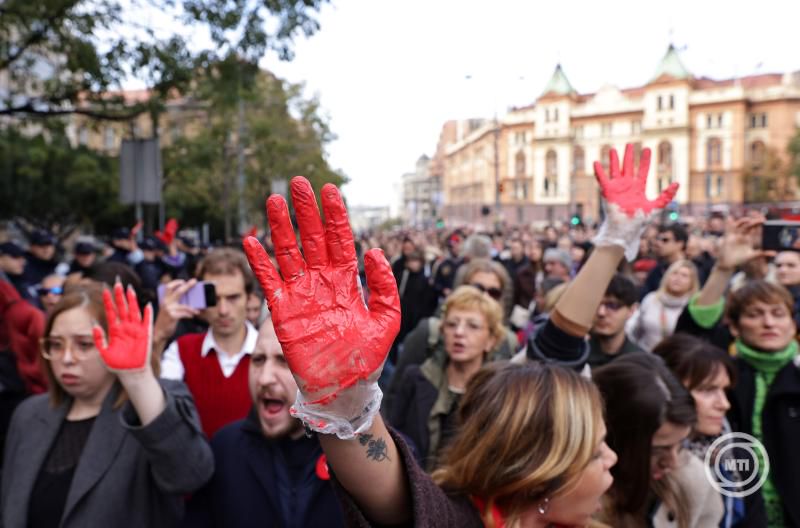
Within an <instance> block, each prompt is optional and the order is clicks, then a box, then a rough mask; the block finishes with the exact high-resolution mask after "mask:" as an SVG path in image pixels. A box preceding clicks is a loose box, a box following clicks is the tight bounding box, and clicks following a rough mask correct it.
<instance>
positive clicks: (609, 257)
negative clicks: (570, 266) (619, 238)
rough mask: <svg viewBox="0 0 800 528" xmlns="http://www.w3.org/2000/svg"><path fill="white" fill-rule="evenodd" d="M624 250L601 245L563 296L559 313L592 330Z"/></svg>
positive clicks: (556, 308)
mask: <svg viewBox="0 0 800 528" xmlns="http://www.w3.org/2000/svg"><path fill="white" fill-rule="evenodd" d="M623 253H624V249H623V248H621V247H618V246H598V247H596V248H595V249H594V251H592V254H591V256H590V257H589V259H588V260H587V261H586V264H584V265H583V267H582V268H581V270H580V272H578V275H577V276H576V277H575V278H574V279H573V280H572V282H571V283H570V285H569V287H568V288H567V291H565V292H564V295H562V296H561V299H559V301H558V303H557V304H556V306H555V310H556V311H557V312H558V313H559V314H560V315H561V316H562V317H563V318H564V319H566V320H567V321H569V322H570V323H572V324H573V325H575V326H579V327H583V328H587V329H588V328H590V327H591V326H592V321H593V319H594V315H595V313H596V312H597V307H598V306H600V301H602V300H603V296H604V295H605V293H606V288H607V287H608V283H609V282H611V278H612V277H613V276H614V273H616V271H617V266H618V265H619V261H620V260H621V259H622V256H623Z"/></svg>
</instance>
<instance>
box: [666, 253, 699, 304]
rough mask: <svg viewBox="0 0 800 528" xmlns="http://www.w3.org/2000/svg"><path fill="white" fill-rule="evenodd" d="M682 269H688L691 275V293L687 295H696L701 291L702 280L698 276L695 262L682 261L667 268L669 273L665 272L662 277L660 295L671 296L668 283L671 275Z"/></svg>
mask: <svg viewBox="0 0 800 528" xmlns="http://www.w3.org/2000/svg"><path fill="white" fill-rule="evenodd" d="M681 268H686V269H688V270H689V274H690V275H691V281H692V285H691V286H690V287H689V291H688V292H687V293H686V295H689V296H691V295H694V294H695V293H697V292H698V291H699V290H700V278H699V277H698V274H697V266H695V265H694V262H692V261H691V260H688V259H681V260H677V261H675V262H673V263H672V264H670V266H669V267H668V268H667V271H665V272H664V276H663V277H661V284H659V285H658V293H659V294H669V292H667V281H669V277H670V275H672V274H673V273H675V272H676V271H678V270H679V269H681Z"/></svg>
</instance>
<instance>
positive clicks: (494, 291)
mask: <svg viewBox="0 0 800 528" xmlns="http://www.w3.org/2000/svg"><path fill="white" fill-rule="evenodd" d="M470 286H472V287H473V288H477V289H479V290H480V291H482V292H483V293H486V294H488V295H489V297H491V298H492V299H494V300H495V301H499V300H500V298H501V297H503V290H501V289H500V288H487V287H486V286H484V285H483V284H470Z"/></svg>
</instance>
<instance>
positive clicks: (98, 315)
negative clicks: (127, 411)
mask: <svg viewBox="0 0 800 528" xmlns="http://www.w3.org/2000/svg"><path fill="white" fill-rule="evenodd" d="M74 308H84V309H86V310H87V311H88V312H89V314H90V315H91V316H92V318H93V319H94V320H95V321H97V324H98V325H100V327H101V328H102V329H103V332H105V333H106V335H108V321H107V320H106V311H105V307H104V306H103V286H102V285H100V284H97V283H89V284H77V285H74V286H70V287H68V288H67V289H66V290H65V292H64V295H63V296H62V297H61V299H60V300H59V301H58V304H56V305H55V307H54V308H53V311H52V312H51V313H50V315H49V316H48V318H47V322H46V323H45V326H44V337H50V332H52V330H53V323H54V322H55V320H56V318H57V317H58V316H59V315H61V314H62V313H64V312H66V311H69V310H72V309H74ZM41 364H42V368H43V369H44V373H45V376H47V381H48V382H49V384H48V385H49V386H48V393H49V395H50V404H51V405H52V406H53V407H58V406H59V405H61V403H63V402H64V401H66V400H67V399H68V398H70V396H69V394H67V392H66V391H65V390H64V389H63V388H62V387H61V384H59V383H58V380H57V379H56V376H55V374H54V373H53V366H52V365H51V364H50V361H47V360H43V361H41ZM150 364H151V366H152V368H153V373H154V374H155V376H156V377H158V375H159V373H160V371H161V361H160V358H159V357H158V354H152V355H151V357H150ZM126 401H128V395H127V393H126V392H125V389H123V388H120V392H119V395H118V397H117V399H116V400H115V401H114V408H115V409H117V408H119V407H120V406H122V404H123V403H125V402H126Z"/></svg>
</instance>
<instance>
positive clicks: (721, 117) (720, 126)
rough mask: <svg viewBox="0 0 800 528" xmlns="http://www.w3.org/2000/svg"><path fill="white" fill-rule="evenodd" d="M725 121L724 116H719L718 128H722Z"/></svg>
mask: <svg viewBox="0 0 800 528" xmlns="http://www.w3.org/2000/svg"><path fill="white" fill-rule="evenodd" d="M723 120H724V116H723V115H722V114H717V128H722V122H723Z"/></svg>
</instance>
